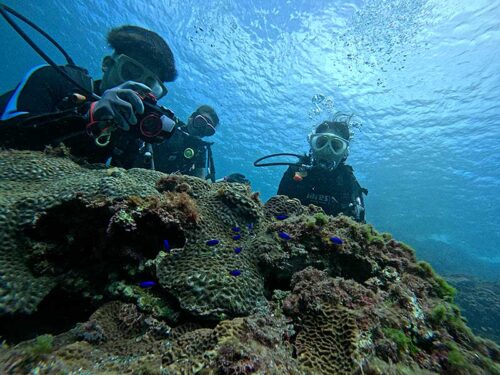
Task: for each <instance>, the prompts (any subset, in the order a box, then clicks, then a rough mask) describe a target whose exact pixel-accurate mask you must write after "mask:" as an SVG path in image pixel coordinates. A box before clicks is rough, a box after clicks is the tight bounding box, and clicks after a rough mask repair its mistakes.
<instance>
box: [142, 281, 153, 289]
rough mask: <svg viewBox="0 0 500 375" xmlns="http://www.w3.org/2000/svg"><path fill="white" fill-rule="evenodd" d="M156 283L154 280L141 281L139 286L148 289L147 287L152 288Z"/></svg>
mask: <svg viewBox="0 0 500 375" xmlns="http://www.w3.org/2000/svg"><path fill="white" fill-rule="evenodd" d="M155 285H156V282H154V281H141V282H140V283H139V286H140V287H141V288H143V289H147V288H152V287H154V286H155Z"/></svg>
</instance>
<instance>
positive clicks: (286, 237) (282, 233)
mask: <svg viewBox="0 0 500 375" xmlns="http://www.w3.org/2000/svg"><path fill="white" fill-rule="evenodd" d="M278 236H280V238H282V239H284V240H291V239H292V237H291V236H290V235H289V234H288V233H286V232H279V233H278Z"/></svg>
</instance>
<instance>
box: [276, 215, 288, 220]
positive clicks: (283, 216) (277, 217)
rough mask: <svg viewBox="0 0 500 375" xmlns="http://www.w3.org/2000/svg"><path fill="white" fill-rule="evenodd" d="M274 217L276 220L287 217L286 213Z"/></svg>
mask: <svg viewBox="0 0 500 375" xmlns="http://www.w3.org/2000/svg"><path fill="white" fill-rule="evenodd" d="M275 218H276V219H278V220H285V219H288V215H285V214H281V215H276V216H275Z"/></svg>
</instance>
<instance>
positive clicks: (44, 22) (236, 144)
mask: <svg viewBox="0 0 500 375" xmlns="http://www.w3.org/2000/svg"><path fill="white" fill-rule="evenodd" d="M5 3H6V4H7V5H9V6H11V7H13V8H15V9H16V10H18V11H19V12H21V13H22V14H24V15H25V16H27V17H28V18H30V19H31V20H32V21H34V22H35V23H37V24H38V25H39V26H41V27H42V28H43V29H44V30H46V31H47V32H48V33H49V34H50V35H52V36H53V37H54V38H55V39H56V40H57V41H59V42H60V43H61V44H62V45H63V46H64V47H65V48H66V50H67V51H68V52H69V53H70V55H71V56H72V57H73V59H74V60H75V61H76V62H77V63H78V64H79V65H81V66H84V67H87V68H88V69H89V71H90V72H91V74H92V75H93V76H94V77H95V78H99V77H100V63H101V59H102V57H103V56H104V55H105V54H107V53H109V52H110V50H109V49H108V48H107V46H106V42H105V34H106V32H107V31H108V30H109V29H110V28H111V27H115V26H119V25H122V24H135V25H139V26H143V27H146V28H149V29H151V30H154V31H156V32H158V33H159V34H160V35H162V36H163V37H164V38H165V39H166V40H167V41H168V43H169V44H170V45H171V47H172V49H173V51H174V54H175V57H176V61H177V66H178V71H179V78H178V79H177V80H176V81H175V82H174V83H172V84H169V89H170V93H169V94H168V96H167V97H166V98H165V99H163V101H162V104H164V105H167V106H169V107H170V108H172V109H173V110H174V112H175V113H176V114H177V115H178V116H180V117H181V118H183V119H185V118H186V117H187V116H188V115H189V114H190V113H191V112H192V110H194V109H195V108H196V107H197V106H198V105H200V104H203V103H206V104H210V105H212V106H214V107H215V108H216V110H217V112H218V113H219V115H220V118H221V126H220V129H219V131H218V133H217V135H216V136H215V137H213V140H214V141H215V142H216V145H215V147H214V154H215V158H216V166H217V175H218V177H222V176H224V175H226V174H229V173H231V172H241V173H244V174H245V175H247V176H248V177H249V178H250V179H251V181H252V186H253V188H254V190H259V191H260V192H261V194H262V197H263V199H267V198H269V197H270V196H272V195H273V194H275V192H276V189H277V185H278V183H279V180H280V178H281V175H282V173H283V172H284V169H285V167H274V168H273V167H270V168H254V167H253V166H252V162H253V161H254V160H255V159H257V158H258V157H261V156H264V155H266V154H269V153H275V152H305V151H306V150H307V142H306V136H307V134H308V133H309V132H310V131H311V129H312V128H313V126H314V125H315V124H317V123H319V122H320V121H322V120H324V119H326V118H328V117H331V116H332V115H333V114H334V113H335V112H337V111H344V112H350V113H354V114H355V115H356V117H355V119H356V122H357V123H358V125H359V126H358V127H357V128H358V129H357V130H355V136H354V137H355V138H354V140H353V142H352V143H351V153H350V157H349V163H350V164H351V165H353V167H354V168H355V172H356V175H357V177H358V179H359V181H360V182H361V184H362V185H363V186H365V187H367V188H368V189H369V195H368V197H367V198H366V205H367V220H368V221H369V222H370V223H373V224H374V225H375V227H376V228H377V229H378V230H380V231H389V232H391V233H393V234H394V236H395V237H396V238H397V239H399V240H403V241H405V242H407V243H409V244H410V245H412V246H413V247H415V248H416V250H417V254H418V255H419V256H420V257H422V258H424V259H427V260H430V261H431V263H433V265H434V266H435V267H436V268H437V269H438V270H439V271H440V272H444V273H455V272H463V273H470V274H474V275H476V276H480V277H483V278H488V279H495V280H500V272H499V271H500V250H499V244H500V223H499V218H498V216H499V214H500V198H499V194H500V147H499V145H500V99H499V98H500V75H499V72H500V0H476V1H467V0H440V1H437V0H385V1H384V0H365V1H361V0H359V1H327V0H314V1H310V0H287V1H285V0H248V1H243V0H239V1H235V0H206V1H201V0H183V1H173V0H162V1H160V0H152V1H139V0H112V1H111V0H110V1H100V0H85V1H83V0H68V1H61V0H58V1H55V0H38V1H33V0H22V1H21V0H10V1H5ZM0 21H1V22H0V35H1V40H2V44H1V45H2V48H1V50H0V59H1V69H0V77H1V79H0V90H1V91H2V92H4V91H7V90H9V89H11V88H13V87H14V86H15V85H16V84H17V82H18V81H19V80H20V79H21V78H22V77H23V75H24V74H25V72H26V71H27V70H29V69H30V68H31V67H32V66H34V65H38V64H41V63H43V61H42V60H41V59H40V58H39V57H38V56H37V55H36V54H35V52H33V51H32V50H31V48H30V47H29V46H28V45H27V44H25V42H24V41H22V39H21V38H20V37H18V36H17V34H15V33H14V31H12V30H11V29H10V28H9V27H8V26H7V25H6V23H5V22H4V21H3V19H2V20H0ZM32 35H33V36H34V38H35V40H37V41H40V44H41V45H42V46H45V47H46V49H47V50H48V51H50V52H51V56H57V55H56V53H55V51H54V50H53V48H51V47H50V46H48V45H47V44H46V43H45V42H43V41H42V40H41V39H40V38H38V37H37V36H36V35H35V34H32ZM56 60H57V61H58V62H61V63H62V62H63V60H62V58H61V57H57V58H56Z"/></svg>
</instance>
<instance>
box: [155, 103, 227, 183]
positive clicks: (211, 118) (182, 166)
mask: <svg viewBox="0 0 500 375" xmlns="http://www.w3.org/2000/svg"><path fill="white" fill-rule="evenodd" d="M176 122H177V130H176V132H175V134H174V135H173V136H172V137H171V138H170V139H168V140H167V141H166V142H164V143H162V144H159V145H156V146H154V147H153V149H154V155H155V169H156V170H158V171H160V172H164V173H175V172H178V173H181V174H185V175H189V176H195V177H200V178H206V179H211V180H212V181H214V180H215V166H214V162H213V158H212V150H211V146H212V144H213V143H211V142H207V141H205V140H204V139H203V138H205V137H210V136H212V135H214V134H215V131H216V129H217V126H218V125H219V116H217V113H216V112H215V110H214V109H213V108H212V107H210V106H208V105H202V106H200V107H198V108H197V109H196V111H194V112H193V113H192V114H191V116H189V118H188V120H187V123H184V122H182V121H180V120H179V119H177V120H176Z"/></svg>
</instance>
